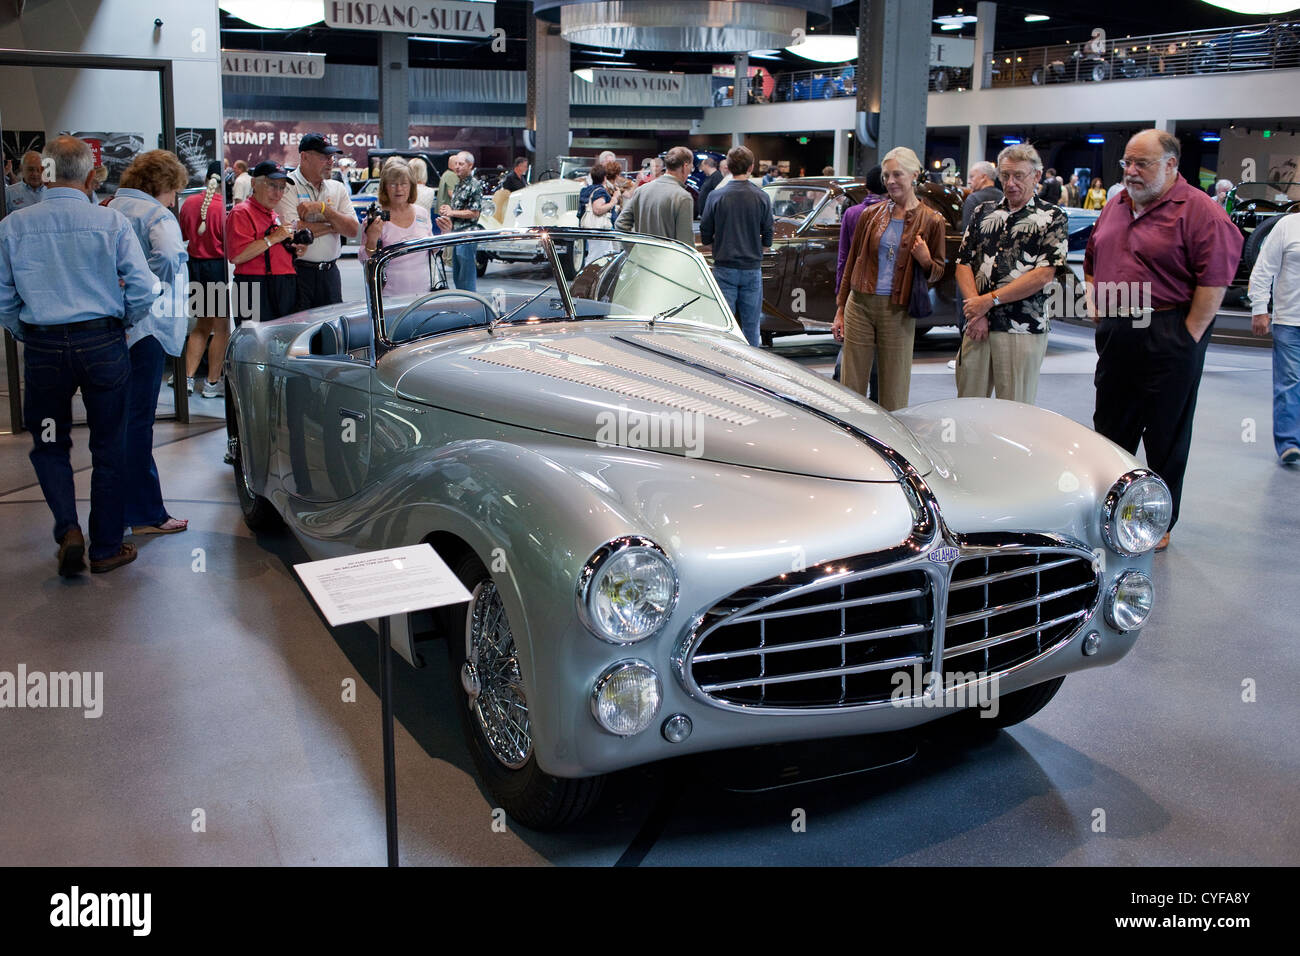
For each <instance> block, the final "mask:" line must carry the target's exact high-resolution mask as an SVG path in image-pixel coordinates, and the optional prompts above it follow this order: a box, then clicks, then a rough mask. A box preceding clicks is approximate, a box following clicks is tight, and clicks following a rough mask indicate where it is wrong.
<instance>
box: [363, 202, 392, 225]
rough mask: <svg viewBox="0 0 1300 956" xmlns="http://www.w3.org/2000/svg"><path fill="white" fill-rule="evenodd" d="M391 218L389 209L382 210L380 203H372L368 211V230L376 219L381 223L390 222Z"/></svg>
mask: <svg viewBox="0 0 1300 956" xmlns="http://www.w3.org/2000/svg"><path fill="white" fill-rule="evenodd" d="M391 218H392V216H391V215H390V213H389V212H388V210H387V209H380V208H379V203H377V202H372V203H371V204H370V208H369V209H367V210H366V228H369V227H370V224H371V223H372V222H374V221H375V220H376V219H378V220H379V221H380V222H388V221H389V220H390V219H391Z"/></svg>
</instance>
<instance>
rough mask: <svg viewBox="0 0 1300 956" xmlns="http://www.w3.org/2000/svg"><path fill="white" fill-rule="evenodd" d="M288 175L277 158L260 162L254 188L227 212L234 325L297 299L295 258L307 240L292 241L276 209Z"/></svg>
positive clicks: (286, 309)
mask: <svg viewBox="0 0 1300 956" xmlns="http://www.w3.org/2000/svg"><path fill="white" fill-rule="evenodd" d="M288 180H289V174H288V173H287V172H285V169H284V167H283V166H281V165H280V164H279V163H274V162H271V161H270V160H267V161H266V162H261V163H258V164H257V165H256V166H255V167H254V168H253V194H252V195H251V196H249V197H248V198H247V199H245V200H244V201H243V202H241V203H238V204H237V205H236V206H235V207H234V208H233V209H231V210H230V215H229V216H227V217H226V233H225V243H226V257H227V258H228V259H229V260H230V262H231V264H232V265H234V267H235V281H234V283H233V285H232V288H231V312H232V313H233V315H234V317H235V325H236V326H239V325H240V324H241V323H243V322H244V321H245V320H246V319H253V320H256V321H259V322H267V321H270V320H271V319H278V318H280V316H282V315H288V314H289V313H290V312H293V311H294V309H295V307H296V305H297V300H298V272H297V270H296V269H295V268H294V265H293V260H294V257H295V256H300V255H302V252H303V250H304V249H306V246H302V245H289V244H288V242H287V240H289V239H290V238H292V236H293V230H292V229H291V228H290V225H289V224H287V223H283V222H281V221H280V217H279V216H278V215H276V212H275V206H276V204H277V203H278V202H279V201H280V197H281V196H283V195H284V190H285V187H286V186H287V185H288Z"/></svg>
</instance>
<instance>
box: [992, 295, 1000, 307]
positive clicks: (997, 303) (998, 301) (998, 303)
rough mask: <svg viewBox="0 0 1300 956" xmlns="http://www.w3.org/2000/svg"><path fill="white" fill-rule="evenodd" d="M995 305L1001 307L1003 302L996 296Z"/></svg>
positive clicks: (994, 298)
mask: <svg viewBox="0 0 1300 956" xmlns="http://www.w3.org/2000/svg"><path fill="white" fill-rule="evenodd" d="M993 304H994V305H1001V304H1002V301H1001V300H1000V299H999V298H998V297H997V296H996V295H995V296H994V297H993Z"/></svg>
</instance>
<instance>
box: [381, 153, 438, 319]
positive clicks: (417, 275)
mask: <svg viewBox="0 0 1300 956" xmlns="http://www.w3.org/2000/svg"><path fill="white" fill-rule="evenodd" d="M414 195H415V175H414V174H413V173H412V172H411V167H410V166H408V165H407V164H406V162H405V161H403V160H401V159H396V158H394V159H390V160H389V161H388V162H387V163H385V164H384V171H383V173H382V174H381V175H380V178H379V206H380V208H381V209H383V210H385V211H387V213H388V220H387V221H384V220H382V219H379V218H375V219H372V220H370V221H369V223H368V224H367V225H366V231H365V244H364V246H363V248H362V250H361V252H360V253H359V255H358V258H359V259H360V261H361V262H365V261H366V260H367V259H369V258H370V256H372V255H374V253H375V252H376V251H378V250H379V249H380V248H382V247H384V246H391V245H393V244H394V243H397V242H406V241H408V240H411V239H422V238H425V237H427V236H433V235H440V234H441V233H442V232H444V231H448V230H450V229H451V220H449V219H447V218H445V217H440V218H439V219H438V220H437V225H436V229H435V226H434V223H433V222H432V221H431V220H430V218H429V211H428V210H427V209H425V208H424V207H423V206H420V205H417V204H415V203H412V202H411V197H412V196H414ZM432 274H433V258H432V256H431V255H429V254H424V255H418V254H414V253H412V254H411V255H408V256H401V257H399V258H397V259H394V260H392V261H391V262H389V263H388V265H386V266H385V267H384V295H418V294H420V293H423V292H428V291H429V290H430V289H431V288H432V287H433V281H432Z"/></svg>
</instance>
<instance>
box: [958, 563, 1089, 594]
mask: <svg viewBox="0 0 1300 956" xmlns="http://www.w3.org/2000/svg"><path fill="white" fill-rule="evenodd" d="M1077 560H1078V558H1061V559H1060V560H1059V561H1049V562H1047V563H1046V564H1030V565H1026V566H1025V567H1023V568H1015V569H1014V570H1011V571H998V572H995V573H994V574H985V575H981V576H980V577H978V578H966V579H965V580H964V581H954V582H953V583H952V586H951V587H950V588H949V589H948V590H950V591H960V590H962V589H963V588H974V587H980V586H982V585H985V584H993V583H995V582H997V581H1008V580H1010V579H1011V578H1020V577H1026V576H1027V575H1030V574H1039V573H1040V572H1043V571H1050V570H1052V569H1053V568H1063V567H1065V566H1066V565H1067V564H1071V563H1073V562H1074V561H1077Z"/></svg>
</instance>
